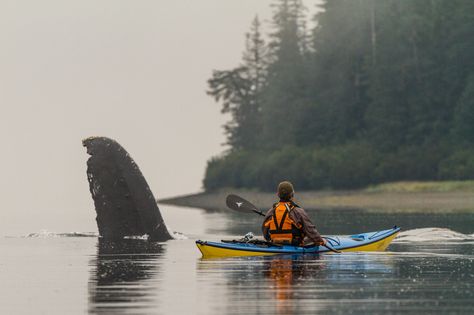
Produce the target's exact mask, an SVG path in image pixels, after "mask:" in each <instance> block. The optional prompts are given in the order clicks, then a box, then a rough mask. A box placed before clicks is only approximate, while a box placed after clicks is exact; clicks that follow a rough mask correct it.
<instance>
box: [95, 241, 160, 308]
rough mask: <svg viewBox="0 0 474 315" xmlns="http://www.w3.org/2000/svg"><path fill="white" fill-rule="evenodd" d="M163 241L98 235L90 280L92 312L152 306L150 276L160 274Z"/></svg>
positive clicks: (151, 277)
mask: <svg viewBox="0 0 474 315" xmlns="http://www.w3.org/2000/svg"><path fill="white" fill-rule="evenodd" d="M163 251H164V248H163V245H162V244H159V243H156V242H148V241H144V240H133V239H129V240H127V239H126V240H120V241H106V240H103V239H99V240H98V243H97V255H96V257H95V259H92V260H91V262H90V265H91V266H92V269H91V273H90V280H89V313H92V314H103V313H126V311H127V309H130V308H131V307H133V308H153V307H156V305H154V304H153V299H152V297H153V292H152V286H151V279H153V278H154V277H156V276H157V274H159V272H160V271H159V265H160V258H161V256H162V255H163Z"/></svg>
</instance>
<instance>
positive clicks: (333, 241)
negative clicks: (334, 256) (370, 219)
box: [196, 226, 400, 258]
mask: <svg viewBox="0 0 474 315" xmlns="http://www.w3.org/2000/svg"><path fill="white" fill-rule="evenodd" d="M399 232H400V228H399V227H398V226H394V227H393V228H391V229H388V230H382V231H375V232H368V233H361V234H354V235H331V236H323V238H324V239H325V240H326V242H327V245H328V246H329V247H330V248H333V249H336V250H339V251H341V252H359V251H361V252H373V251H384V250H385V249H387V247H388V245H390V243H391V242H392V240H393V239H394V238H395V237H396V236H397V235H398V233H399ZM196 245H197V247H198V248H199V250H200V251H201V253H202V256H203V257H204V258H213V257H235V256H265V255H279V254H286V255H288V254H291V255H294V254H319V253H326V252H329V251H330V250H329V249H328V248H326V247H324V246H314V245H313V246H305V247H303V246H292V245H278V244H273V243H270V242H266V241H263V240H246V241H242V240H231V241H221V242H210V241H201V240H197V241H196Z"/></svg>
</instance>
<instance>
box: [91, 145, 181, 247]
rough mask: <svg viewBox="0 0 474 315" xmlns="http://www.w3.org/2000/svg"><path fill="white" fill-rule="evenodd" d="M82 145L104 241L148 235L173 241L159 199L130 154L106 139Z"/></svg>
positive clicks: (152, 238) (149, 237)
mask: <svg viewBox="0 0 474 315" xmlns="http://www.w3.org/2000/svg"><path fill="white" fill-rule="evenodd" d="M82 145H83V146H84V147H86V148H87V153H88V154H89V155H90V157H89V159H88V160H87V179H88V181H89V190H90V192H91V195H92V199H93V200H94V206H95V210H96V213H97V217H96V221H97V227H98V229H99V235H100V236H101V237H102V238H104V239H121V238H123V237H125V236H137V235H140V236H141V235H145V234H146V235H148V239H150V240H154V241H166V240H169V239H171V238H172V237H171V235H170V234H169V232H168V229H167V228H166V225H165V223H164V221H163V217H162V216H161V213H160V210H159V209H158V205H157V203H156V199H155V197H154V196H153V193H152V192H151V190H150V187H149V186H148V184H147V182H146V180H145V178H144V177H143V175H142V173H141V171H140V169H139V168H138V165H137V164H136V163H135V161H134V160H133V159H132V158H131V157H130V155H129V154H128V153H127V151H126V150H125V149H124V148H123V147H122V146H121V145H120V144H119V143H118V142H116V141H115V140H112V139H109V138H106V137H90V138H87V139H84V140H83V141H82Z"/></svg>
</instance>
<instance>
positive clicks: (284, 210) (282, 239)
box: [264, 202, 303, 245]
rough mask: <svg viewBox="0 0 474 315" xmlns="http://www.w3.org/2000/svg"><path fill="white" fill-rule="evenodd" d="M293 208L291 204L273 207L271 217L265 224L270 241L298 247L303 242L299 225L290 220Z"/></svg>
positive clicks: (279, 204)
mask: <svg viewBox="0 0 474 315" xmlns="http://www.w3.org/2000/svg"><path fill="white" fill-rule="evenodd" d="M294 208H295V205H294V204H293V203H292V202H278V203H276V204H275V205H274V206H273V214H272V216H271V217H270V218H269V219H268V220H267V221H266V222H265V224H264V225H265V226H266V227H268V229H269V230H268V232H269V234H270V239H271V240H272V242H275V243H283V244H293V245H300V243H301V242H302V240H303V234H302V232H301V225H299V224H297V223H296V222H294V221H293V220H292V219H291V218H290V212H291V211H292V210H293V209H294Z"/></svg>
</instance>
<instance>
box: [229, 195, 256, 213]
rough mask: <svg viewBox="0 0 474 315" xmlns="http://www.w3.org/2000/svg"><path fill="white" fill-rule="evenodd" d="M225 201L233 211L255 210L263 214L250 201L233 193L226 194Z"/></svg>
mask: <svg viewBox="0 0 474 315" xmlns="http://www.w3.org/2000/svg"><path fill="white" fill-rule="evenodd" d="M225 203H226V205H227V207H229V208H230V209H232V210H235V211H239V212H255V213H258V214H260V215H264V214H263V213H262V212H260V211H259V210H258V209H257V207H255V206H254V205H253V204H252V203H250V202H249V201H247V200H245V199H244V198H242V197H240V196H237V195H233V194H230V195H228V196H227V198H226V199H225Z"/></svg>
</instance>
